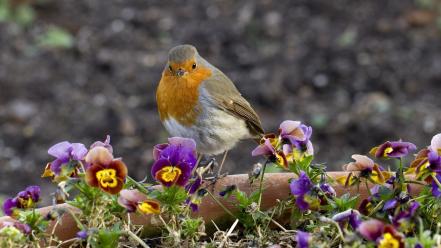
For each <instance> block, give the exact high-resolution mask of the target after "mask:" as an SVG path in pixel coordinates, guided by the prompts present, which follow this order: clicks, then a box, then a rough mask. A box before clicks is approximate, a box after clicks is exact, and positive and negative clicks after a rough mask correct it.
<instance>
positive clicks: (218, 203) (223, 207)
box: [207, 190, 236, 218]
mask: <svg viewBox="0 0 441 248" xmlns="http://www.w3.org/2000/svg"><path fill="white" fill-rule="evenodd" d="M207 193H208V195H209V196H210V197H211V198H212V199H213V200H214V201H215V202H216V203H217V205H219V206H220V207H221V208H222V209H223V210H224V211H225V212H226V213H227V214H229V215H231V216H232V217H233V218H236V216H234V214H233V213H232V212H231V211H230V210H228V208H227V207H225V205H224V204H222V202H220V201H219V200H218V199H217V198H216V197H215V196H214V195H213V194H212V193H211V192H210V191H209V190H207Z"/></svg>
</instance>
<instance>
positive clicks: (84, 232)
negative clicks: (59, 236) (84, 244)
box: [76, 230, 89, 240]
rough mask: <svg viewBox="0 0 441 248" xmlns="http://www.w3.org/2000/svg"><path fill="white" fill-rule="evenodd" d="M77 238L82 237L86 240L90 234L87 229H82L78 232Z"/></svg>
mask: <svg viewBox="0 0 441 248" xmlns="http://www.w3.org/2000/svg"><path fill="white" fill-rule="evenodd" d="M76 236H77V238H79V239H82V240H86V239H87V237H88V236H89V234H88V233H87V231H86V230H81V231H79V232H77V235H76Z"/></svg>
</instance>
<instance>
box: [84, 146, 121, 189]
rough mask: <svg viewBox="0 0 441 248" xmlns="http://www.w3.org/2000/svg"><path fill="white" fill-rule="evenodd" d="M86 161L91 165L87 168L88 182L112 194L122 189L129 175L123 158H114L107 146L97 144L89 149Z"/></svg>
mask: <svg viewBox="0 0 441 248" xmlns="http://www.w3.org/2000/svg"><path fill="white" fill-rule="evenodd" d="M86 162H87V163H88V164H89V165H90V166H89V168H87V170H86V177H85V179H86V182H87V184H89V185H90V186H92V187H98V188H100V189H101V190H103V191H105V192H107V193H110V194H117V193H118V192H120V191H121V189H122V188H123V186H124V182H125V179H126V176H127V167H126V165H125V164H124V162H123V161H122V160H121V159H114V158H113V155H112V153H110V151H109V150H108V149H107V148H105V147H103V146H97V147H94V148H92V149H91V150H90V151H89V153H88V154H87V156H86Z"/></svg>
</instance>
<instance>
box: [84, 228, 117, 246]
mask: <svg viewBox="0 0 441 248" xmlns="http://www.w3.org/2000/svg"><path fill="white" fill-rule="evenodd" d="M120 235H121V232H120V231H119V230H117V229H113V230H103V229H101V230H99V231H98V233H97V234H96V240H95V241H93V242H91V243H92V247H99V248H113V247H118V240H119V236H120Z"/></svg>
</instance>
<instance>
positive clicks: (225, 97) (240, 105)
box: [203, 69, 264, 136]
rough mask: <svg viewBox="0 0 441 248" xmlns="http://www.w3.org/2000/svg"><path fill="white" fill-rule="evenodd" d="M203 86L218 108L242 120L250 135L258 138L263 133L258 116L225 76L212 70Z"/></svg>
mask: <svg viewBox="0 0 441 248" xmlns="http://www.w3.org/2000/svg"><path fill="white" fill-rule="evenodd" d="M203 84H204V86H205V88H206V89H207V90H208V92H209V93H210V95H211V96H212V97H213V98H214V99H215V101H216V102H217V103H218V105H219V106H220V108H222V109H224V110H225V111H227V112H228V113H230V114H232V115H234V116H236V117H238V118H241V119H243V120H244V121H245V123H246V124H247V127H248V129H249V130H250V132H251V133H252V134H254V135H256V136H260V135H262V134H263V133H264V130H263V128H262V124H261V122H260V118H259V116H258V115H257V113H256V112H255V111H254V109H253V108H252V107H251V105H250V104H249V103H248V102H247V100H245V98H243V97H242V95H241V94H240V92H239V91H238V90H237V88H236V86H234V84H233V82H231V80H230V79H229V78H228V77H227V76H225V74H223V73H222V72H221V71H219V70H217V69H214V70H213V74H212V76H211V77H210V78H209V79H207V80H205V81H204V82H203Z"/></svg>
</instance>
